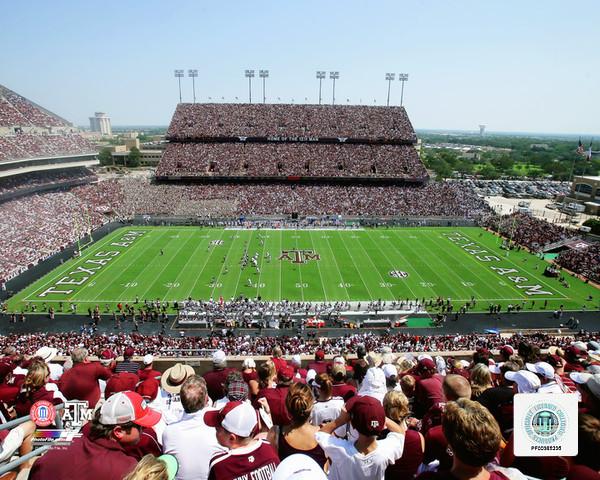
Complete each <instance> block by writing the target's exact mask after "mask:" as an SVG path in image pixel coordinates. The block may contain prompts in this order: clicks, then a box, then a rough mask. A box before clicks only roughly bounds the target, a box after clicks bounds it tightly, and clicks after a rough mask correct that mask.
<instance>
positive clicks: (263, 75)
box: [258, 70, 269, 103]
mask: <svg viewBox="0 0 600 480" xmlns="http://www.w3.org/2000/svg"><path fill="white" fill-rule="evenodd" d="M258 76H259V77H260V78H262V81H263V103H267V97H266V96H265V79H267V78H269V71H268V70H259V71H258Z"/></svg>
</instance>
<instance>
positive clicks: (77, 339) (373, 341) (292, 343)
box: [0, 332, 600, 357]
mask: <svg viewBox="0 0 600 480" xmlns="http://www.w3.org/2000/svg"><path fill="white" fill-rule="evenodd" d="M598 338H600V334H599V333H597V332H596V333H581V334H577V335H575V336H574V337H569V336H554V335H547V334H541V333H537V334H518V335H514V336H512V337H510V338H506V337H505V336H502V335H498V334H480V333H469V334H452V335H414V334H410V333H393V332H391V333H384V334H376V333H353V334H348V335H345V336H341V337H316V338H308V337H303V336H290V337H282V336H277V337H274V336H268V335H264V334H263V335H260V336H254V335H235V336H210V337H200V336H184V337H176V336H167V335H147V334H144V335H141V334H139V333H136V332H133V333H124V332H120V333H114V334H89V333H75V332H69V333H44V334H43V335H40V334H39V333H35V334H33V333H32V334H19V335H16V334H15V335H7V336H0V348H4V347H8V346H15V347H16V348H17V349H18V350H19V351H20V352H22V353H24V354H28V355H32V354H33V353H34V352H35V351H37V350H38V349H39V348H41V347H43V346H44V345H52V346H53V347H54V348H56V349H57V352H58V354H59V355H64V356H68V355H69V354H70V351H71V349H73V348H74V345H82V346H84V347H85V348H87V349H88V350H89V352H90V354H92V355H97V356H100V355H101V353H102V351H103V350H104V349H105V348H110V349H111V350H114V351H115V352H122V351H124V350H125V348H127V347H135V348H136V349H137V350H138V351H140V352H147V353H148V352H149V353H152V354H153V355H158V356H161V357H176V356H195V357H197V356H203V354H202V353H201V352H204V356H205V355H206V352H210V351H212V350H216V349H220V350H223V351H224V352H225V353H226V354H227V355H238V356H239V355H268V354H269V353H270V352H271V350H272V349H273V347H275V346H276V345H280V346H282V347H283V348H284V349H285V351H286V352H288V353H289V354H290V355H310V354H312V352H314V351H315V350H317V349H320V350H323V352H325V353H326V354H328V355H335V354H340V353H345V352H354V351H355V350H356V348H357V347H358V346H359V345H364V346H365V347H366V348H367V349H368V350H372V351H377V352H379V351H381V349H382V348H383V347H384V346H386V347H389V348H391V349H392V350H393V351H394V352H430V353H431V352H456V351H472V350H476V349H478V348H487V349H489V350H494V349H498V348H500V347H501V346H502V345H503V344H504V343H511V344H518V343H519V342H521V341H527V342H528V343H529V344H531V345H533V346H535V347H536V348H540V349H547V348H548V347H550V346H552V345H555V346H559V347H564V348H566V347H567V346H568V345H570V344H571V342H574V341H584V342H588V341H591V340H595V341H597V340H598Z"/></svg>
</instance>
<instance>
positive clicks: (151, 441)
mask: <svg viewBox="0 0 600 480" xmlns="http://www.w3.org/2000/svg"><path fill="white" fill-rule="evenodd" d="M123 450H125V453H126V454H127V455H130V456H132V457H135V458H136V459H138V460H141V459H142V457H144V455H148V454H150V455H154V456H155V457H159V456H160V455H162V447H161V446H160V443H158V438H157V436H156V432H155V431H154V429H153V428H148V427H144V428H142V430H141V431H140V441H139V442H138V443H136V444H135V445H128V446H126V447H125V448H124V449H123Z"/></svg>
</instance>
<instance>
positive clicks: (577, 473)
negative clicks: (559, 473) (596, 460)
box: [567, 465, 600, 480]
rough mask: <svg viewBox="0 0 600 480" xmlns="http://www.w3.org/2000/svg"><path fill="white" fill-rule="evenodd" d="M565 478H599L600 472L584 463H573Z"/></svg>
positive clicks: (598, 479) (583, 479)
mask: <svg viewBox="0 0 600 480" xmlns="http://www.w3.org/2000/svg"><path fill="white" fill-rule="evenodd" d="M567 480H600V473H598V472H597V471H596V470H593V469H591V468H590V467H586V466H585V465H573V466H572V467H571V470H569V475H568V476H567Z"/></svg>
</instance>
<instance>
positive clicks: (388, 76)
mask: <svg viewBox="0 0 600 480" xmlns="http://www.w3.org/2000/svg"><path fill="white" fill-rule="evenodd" d="M395 78H396V74H395V73H386V74H385V79H386V80H387V82H388V96H387V106H388V107H389V106H390V88H391V86H392V80H394V79H395Z"/></svg>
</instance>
